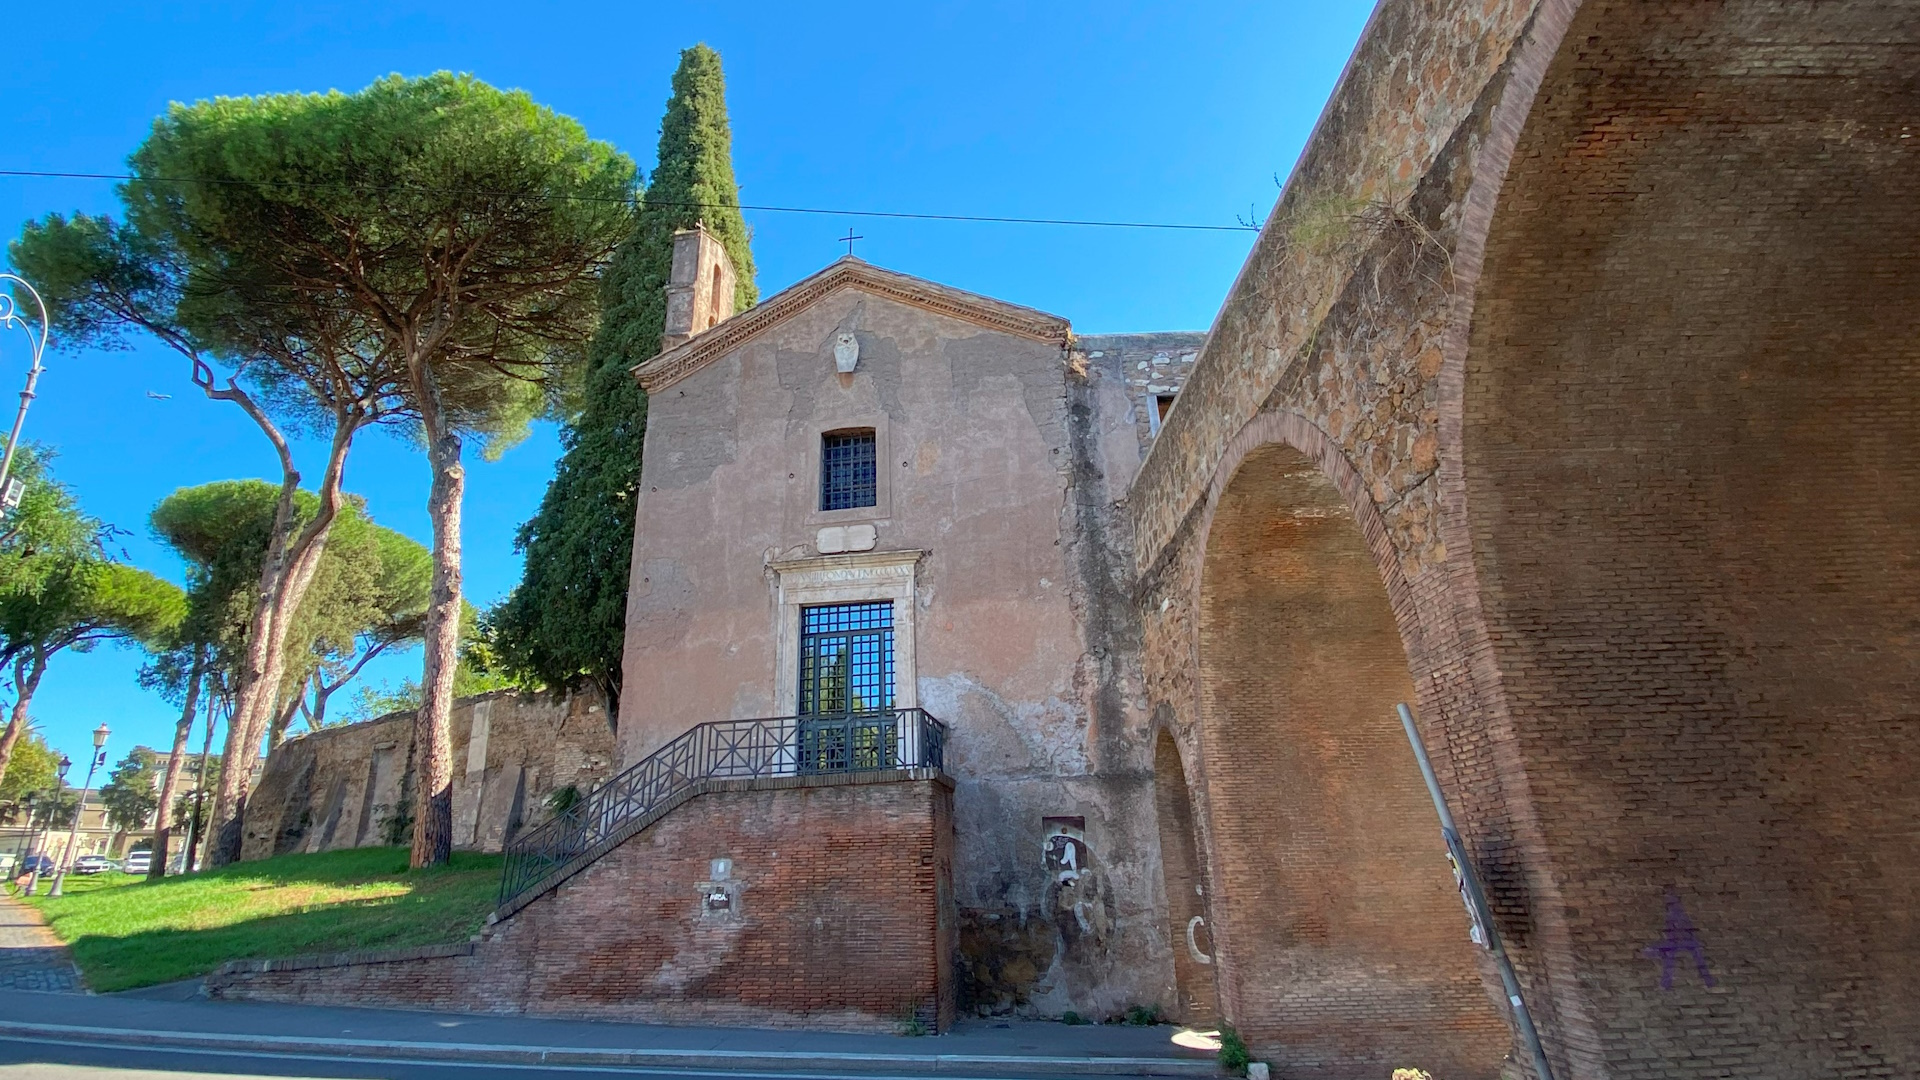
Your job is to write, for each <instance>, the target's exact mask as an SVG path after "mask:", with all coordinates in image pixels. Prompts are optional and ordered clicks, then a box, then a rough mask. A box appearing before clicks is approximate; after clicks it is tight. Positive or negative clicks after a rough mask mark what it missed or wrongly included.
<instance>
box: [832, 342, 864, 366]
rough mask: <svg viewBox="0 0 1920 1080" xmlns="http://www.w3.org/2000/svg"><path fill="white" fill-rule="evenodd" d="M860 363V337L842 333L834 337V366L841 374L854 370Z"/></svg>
mask: <svg viewBox="0 0 1920 1080" xmlns="http://www.w3.org/2000/svg"><path fill="white" fill-rule="evenodd" d="M859 363H860V339H859V338H857V337H854V336H853V335H852V334H841V335H839V336H837V337H835V338H834V339H833V366H834V369H835V370H837V371H839V372H840V373H841V374H845V373H847V372H849V371H852V370H853V369H854V367H855V366H857V365H858V364H859Z"/></svg>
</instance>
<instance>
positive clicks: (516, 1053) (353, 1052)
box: [0, 1021, 1221, 1077]
mask: <svg viewBox="0 0 1920 1080" xmlns="http://www.w3.org/2000/svg"><path fill="white" fill-rule="evenodd" d="M6 1038H13V1039H27V1040H32V1039H41V1040H52V1041H58V1040H84V1041H86V1042H87V1043H89V1044H99V1043H112V1044H117V1045H123V1046H127V1045H131V1046H162V1047H173V1048H181V1049H195V1050H224V1051H246V1052H251V1053H258V1054H322V1055H331V1056H336V1057H385V1058H409V1059H420V1060H438V1061H477V1062H499V1063H509V1064H527V1065H596V1066H616V1067H619V1066H651V1067H656V1068H680V1069H708V1070H717V1069H768V1070H780V1071H786V1072H806V1071H817V1072H821V1073H823V1074H843V1075H844V1074H847V1073H850V1072H852V1073H871V1072H879V1071H883V1070H888V1069H893V1070H901V1071H903V1072H907V1073H910V1074H917V1075H925V1074H929V1073H941V1074H951V1075H965V1076H1033V1075H1036V1073H1044V1074H1052V1075H1058V1076H1067V1075H1073V1076H1103V1075H1105V1076H1113V1075H1121V1076H1196V1077H1219V1076H1220V1075H1221V1072H1220V1068H1219V1066H1218V1065H1217V1064H1215V1063H1214V1062H1212V1061H1209V1060H1206V1059H1199V1058H1195V1059H1182V1058H1158V1057H1153V1058H1140V1057H1041V1056H1034V1057H1021V1056H1015V1055H1004V1054H830V1053H806V1052H798V1051H793V1052H778V1053H776V1052H769V1051H762V1050H667V1049H644V1048H624V1049H623V1048H600V1047H581V1046H509V1045H503V1044H500V1043H455V1042H400V1041H389V1040H380V1039H340V1038H329V1037H325V1036H287V1035H249V1034H237V1033H229V1032H179V1031H147V1030H141V1029H138V1028H112V1027H87V1026H80V1025H73V1024H33V1023H17V1022H13V1021H0V1039H6Z"/></svg>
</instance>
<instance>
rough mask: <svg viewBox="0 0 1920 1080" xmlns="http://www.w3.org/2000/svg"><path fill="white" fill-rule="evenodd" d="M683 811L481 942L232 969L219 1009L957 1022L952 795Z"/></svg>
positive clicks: (782, 788) (893, 1026) (821, 780)
mask: <svg viewBox="0 0 1920 1080" xmlns="http://www.w3.org/2000/svg"><path fill="white" fill-rule="evenodd" d="M732 786H733V788H734V790H728V791H721V792H712V793H708V794H704V795H700V796H696V797H695V798H694V799H693V800H692V801H691V802H689V803H687V804H686V805H684V806H681V807H679V808H678V809H676V810H675V811H674V812H673V813H671V814H668V815H667V816H666V817H665V818H663V819H661V820H660V821H659V822H657V823H655V824H654V825H653V826H651V827H650V828H648V829H645V830H643V831H641V832H640V833H638V834H636V835H635V836H633V837H632V838H630V839H629V840H627V841H626V843H624V844H622V845H621V846H620V847H618V848H615V849H614V850H613V851H612V852H610V853H609V854H607V855H606V856H605V857H603V858H601V859H599V860H598V861H596V862H594V863H593V864H592V865H590V866H588V867H587V868H586V869H584V870H582V871H581V872H580V873H578V874H576V875H574V876H573V877H572V878H569V879H568V880H567V881H565V882H564V883H562V884H561V885H560V886H559V887H558V888H556V889H555V890H554V891H552V892H550V893H548V894H547V895H546V896H544V897H541V898H540V899H537V900H535V901H534V902H533V903H531V904H529V905H528V906H527V907H525V908H522V909H521V910H520V911H519V912H517V913H516V914H514V915H512V916H510V917H509V918H507V919H506V920H504V921H502V922H500V923H499V924H497V925H494V926H490V927H488V928H487V929H486V931H485V932H484V933H483V934H482V935H481V936H480V938H479V939H478V940H476V941H473V942H469V943H466V944H454V945H447V946H432V947H428V948H424V949H408V950H399V951H395V952H390V953H362V954H345V955H339V956H327V957H305V958H294V959H287V960H255V961H239V962H236V963H232V964H229V965H227V967H226V968H224V969H222V970H221V971H220V972H218V973H216V974H215V975H213V976H211V977H209V979H208V981H207V985H208V990H209V992H210V993H211V994H212V995H213V996H215V997H220V998H232V999H242V1000H250V1001H284V1002H303V1003H309V1004H332V1005H356V1006H369V1005H389V1006H394V1007H400V1008H413V1009H418V1008H431V1009H452V1010H461V1011H475V1012H526V1013H534V1014H539V1015H548V1016H574V1017H587V1018H595V1019H618V1020H640V1021H648V1022H653V1023H680V1024H714V1023H723V1024H740V1025H749V1026H757V1027H770V1026H772V1027H806V1028H828V1029H839V1030H849V1031H874V1032H894V1031H898V1030H900V1029H901V1028H902V1026H903V1025H908V1024H915V1023H917V1024H921V1025H925V1026H926V1027H927V1028H928V1029H930V1030H940V1029H942V1028H944V1027H946V1026H947V1025H948V1024H950V1023H951V1022H952V1020H953V1016H954V982H953V965H952V956H953V953H954V940H953V934H954V926H955V920H954V915H953V910H952V906H951V902H952V883H951V873H952V861H953V817H952V794H951V792H952V787H951V785H950V783H949V782H948V781H946V780H945V779H920V780H897V779H894V778H892V777H890V776H885V775H883V774H871V773H869V774H853V775H847V774H841V775H837V776H809V777H790V778H786V779H784V780H778V781H751V782H748V781H738V782H734V783H733V785H732Z"/></svg>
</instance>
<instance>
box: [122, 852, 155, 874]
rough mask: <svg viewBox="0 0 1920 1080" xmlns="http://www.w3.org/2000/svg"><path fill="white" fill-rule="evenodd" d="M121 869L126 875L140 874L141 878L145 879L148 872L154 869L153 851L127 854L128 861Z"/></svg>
mask: <svg viewBox="0 0 1920 1080" xmlns="http://www.w3.org/2000/svg"><path fill="white" fill-rule="evenodd" d="M120 869H121V871H122V872H124V873H128V874H139V875H140V876H142V877H145V876H146V873H147V871H148V870H151V869H153V852H151V851H129V852H127V861H126V862H123V863H121V864H120Z"/></svg>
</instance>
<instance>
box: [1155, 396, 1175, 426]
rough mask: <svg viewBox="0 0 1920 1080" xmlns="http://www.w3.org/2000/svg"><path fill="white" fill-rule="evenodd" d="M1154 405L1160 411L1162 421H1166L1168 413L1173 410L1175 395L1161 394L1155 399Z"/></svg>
mask: <svg viewBox="0 0 1920 1080" xmlns="http://www.w3.org/2000/svg"><path fill="white" fill-rule="evenodd" d="M1153 403H1154V406H1155V407H1156V408H1158V409H1159V410H1160V419H1161V420H1162V421H1164V420H1166V418H1167V411H1168V410H1170V409H1172V408H1173V395H1172V394H1161V395H1160V396H1159V397H1157V398H1154V399H1153Z"/></svg>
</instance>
